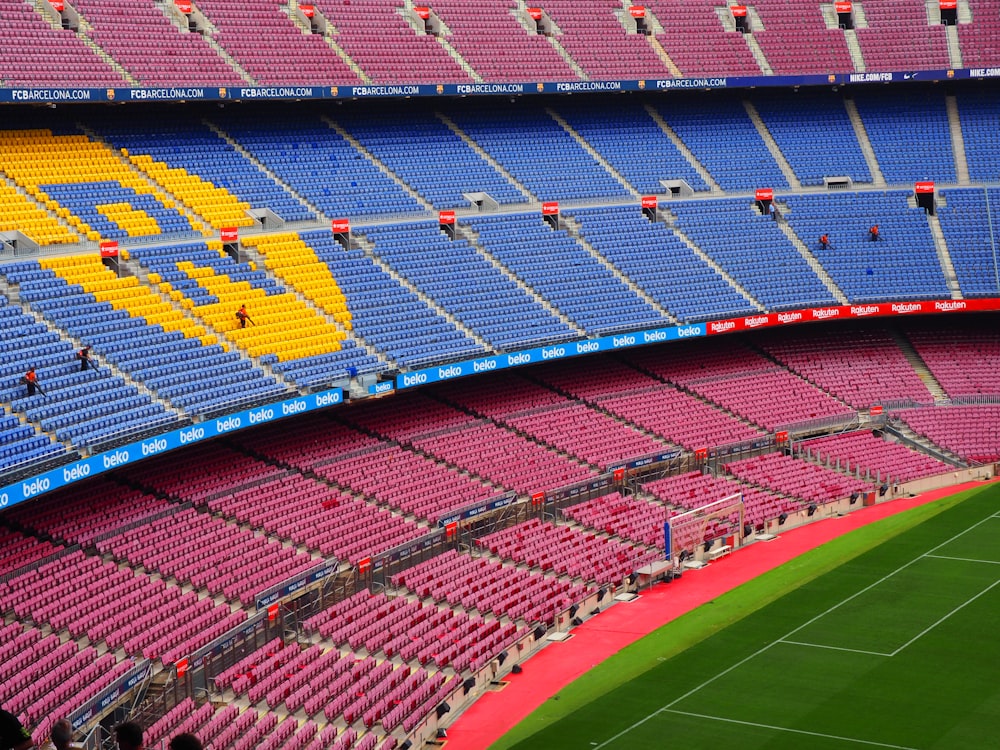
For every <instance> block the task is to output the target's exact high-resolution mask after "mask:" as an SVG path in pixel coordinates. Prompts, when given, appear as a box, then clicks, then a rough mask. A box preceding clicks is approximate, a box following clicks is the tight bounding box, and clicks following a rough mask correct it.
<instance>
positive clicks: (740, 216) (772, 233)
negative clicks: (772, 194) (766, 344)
mask: <svg viewBox="0 0 1000 750" xmlns="http://www.w3.org/2000/svg"><path fill="white" fill-rule="evenodd" d="M670 210H671V212H672V213H673V214H675V215H676V217H677V222H676V226H677V227H678V228H679V229H681V230H682V231H683V232H684V233H685V234H686V235H687V236H688V237H689V238H690V239H691V240H692V241H693V242H694V243H695V244H696V245H697V246H698V247H699V248H700V249H701V250H703V251H704V252H705V254H706V255H708V256H709V257H710V258H711V259H712V260H714V261H715V262H716V263H718V264H719V267H720V268H722V270H723V271H725V272H726V273H727V274H729V275H730V277H732V278H733V279H734V280H735V281H736V282H737V283H739V284H740V285H741V286H742V287H743V288H744V289H746V290H747V292H748V293H749V294H750V295H752V296H753V298H754V299H756V300H757V301H759V302H760V303H762V304H763V305H764V307H765V308H766V309H768V310H781V309H790V308H793V307H813V306H822V305H829V304H834V303H835V302H836V300H835V299H834V297H833V295H832V294H831V293H830V290H829V289H827V288H826V286H824V284H823V282H822V281H820V279H819V277H818V276H817V275H816V272H815V271H813V270H812V268H810V267H809V265H808V263H807V262H806V260H805V259H804V258H803V257H802V255H800V254H799V251H798V250H797V249H796V248H795V246H794V245H792V243H791V242H790V241H789V239H788V238H787V237H786V236H785V235H784V234H783V233H782V231H781V229H780V228H779V227H778V224H777V222H775V221H773V220H772V219H771V217H770V216H768V215H766V214H761V213H760V212H759V211H758V210H757V209H756V208H755V207H754V205H753V203H752V202H751V201H749V200H746V199H744V200H740V199H728V200H722V201H719V200H715V201H692V202H688V203H678V204H676V205H671V206H670ZM776 266H777V267H779V268H780V269H781V273H779V274H776V273H775V272H774V270H775V267H776Z"/></svg>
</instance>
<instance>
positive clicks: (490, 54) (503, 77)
mask: <svg viewBox="0 0 1000 750" xmlns="http://www.w3.org/2000/svg"><path fill="white" fill-rule="evenodd" d="M511 10H512V9H511V4H510V3H509V2H504V1H503V0H485V1H484V2H482V3H477V4H476V5H474V6H473V5H469V4H468V3H466V2H463V0H437V1H436V2H435V3H434V13H435V14H436V15H437V16H438V18H440V19H441V21H443V22H444V24H445V25H446V26H447V28H448V29H449V30H450V31H451V34H450V36H448V37H447V39H448V43H449V44H450V45H451V46H452V47H454V48H455V50H456V51H457V52H458V53H459V54H460V55H461V56H462V58H463V59H464V60H465V61H466V62H467V63H469V65H471V66H472V68H473V70H475V71H476V73H478V74H479V75H480V76H481V77H482V78H483V80H484V81H490V82H497V83H502V82H505V81H524V80H525V72H526V71H528V70H530V71H531V74H530V75H529V76H528V78H527V80H531V81H572V80H576V79H577V75H576V73H575V71H574V70H573V68H572V67H571V66H570V65H569V63H567V62H566V61H565V60H564V59H563V58H562V57H561V56H560V54H559V52H558V51H557V50H556V49H555V48H554V47H553V46H552V45H551V44H550V42H549V39H548V38H547V37H544V36H539V35H538V34H535V33H532V32H530V31H528V30H527V29H526V28H524V27H523V26H522V25H521V24H520V23H518V19H517V18H516V17H515V16H514V13H512V12H511Z"/></svg>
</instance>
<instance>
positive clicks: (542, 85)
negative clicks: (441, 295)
mask: <svg viewBox="0 0 1000 750" xmlns="http://www.w3.org/2000/svg"><path fill="white" fill-rule="evenodd" d="M998 77H1000V68H955V69H940V70H918V71H897V72H886V73H830V74H828V75H803V76H740V77H733V76H727V77H706V78H648V79H638V78H637V79H629V80H620V81H614V80H606V81H545V82H537V81H528V82H522V83H473V82H471V81H470V82H469V83H438V84H433V83H430V84H426V83H420V84H416V83H413V84H407V83H400V84H385V85H363V84H359V85H357V86H242V87H215V86H179V87H166V88H110V89H107V88H106V89H92V88H65V89H64V88H0V103H9V102H12V103H15V104H17V103H23V104H60V103H66V104H73V103H84V102H86V103H94V102H189V101H266V100H276V101H278V100H282V101H296V100H305V99H377V98H395V97H408V96H521V95H527V94H572V93H583V92H600V91H608V92H611V91H671V90H673V89H724V88H750V87H760V86H776V87H789V86H831V85H832V86H845V85H851V84H870V83H902V82H921V81H944V80H967V79H985V78H998Z"/></svg>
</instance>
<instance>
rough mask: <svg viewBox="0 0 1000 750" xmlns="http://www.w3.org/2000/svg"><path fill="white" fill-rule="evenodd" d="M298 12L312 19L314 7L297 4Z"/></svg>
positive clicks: (314, 11)
mask: <svg viewBox="0 0 1000 750" xmlns="http://www.w3.org/2000/svg"><path fill="white" fill-rule="evenodd" d="M299 10H301V11H302V15H304V16H305V17H306V18H313V17H314V16H315V15H316V6H315V5H303V4H302V3H299Z"/></svg>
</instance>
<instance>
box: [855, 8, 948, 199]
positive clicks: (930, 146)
mask: <svg viewBox="0 0 1000 750" xmlns="http://www.w3.org/2000/svg"><path fill="white" fill-rule="evenodd" d="M931 28H934V27H931ZM937 30H938V31H942V32H943V27H937ZM863 32H864V29H859V30H858V36H859V38H861V39H863V38H864V37H863V36H862V34H863ZM945 66H947V63H945ZM893 69H895V68H893ZM854 101H855V104H856V105H857V108H858V113H859V114H860V115H861V119H862V121H863V122H864V125H865V131H866V132H867V133H868V138H869V140H870V141H871V144H872V149H873V150H874V151H875V156H876V157H877V159H878V164H879V168H880V169H881V170H882V174H883V175H884V176H885V180H886V182H887V183H889V184H890V185H900V184H903V185H905V184H906V183H912V182H914V181H916V180H936V181H938V182H944V183H953V182H956V176H955V158H954V156H953V154H952V149H951V131H950V129H949V126H948V115H947V112H946V110H945V107H944V100H943V99H942V98H941V97H940V96H925V97H921V98H920V100H919V102H918V101H914V100H913V99H912V97H909V96H907V94H906V92H905V91H899V90H896V89H888V90H881V91H879V92H878V94H874V93H869V92H858V93H857V94H856V95H855V96H854ZM918 112H919V115H918V114H917V113H918ZM915 123H919V125H918V126H917V130H916V132H915V131H914V124H915ZM915 136H918V137H915Z"/></svg>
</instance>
